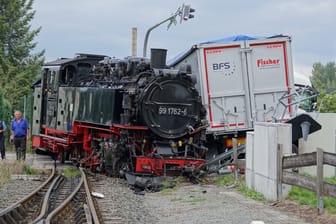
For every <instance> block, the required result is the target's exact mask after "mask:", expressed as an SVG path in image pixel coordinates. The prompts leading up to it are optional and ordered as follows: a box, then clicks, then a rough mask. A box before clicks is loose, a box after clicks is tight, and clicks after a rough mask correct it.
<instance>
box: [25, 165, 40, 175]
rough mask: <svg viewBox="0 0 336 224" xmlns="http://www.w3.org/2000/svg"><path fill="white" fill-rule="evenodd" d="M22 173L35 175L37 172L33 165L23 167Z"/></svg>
mask: <svg viewBox="0 0 336 224" xmlns="http://www.w3.org/2000/svg"><path fill="white" fill-rule="evenodd" d="M23 173H25V174H28V175H35V174H37V170H36V169H35V168H34V167H31V166H26V167H25V168H24V169H23Z"/></svg>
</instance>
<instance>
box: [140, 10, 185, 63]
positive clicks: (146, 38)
mask: <svg viewBox="0 0 336 224" xmlns="http://www.w3.org/2000/svg"><path fill="white" fill-rule="evenodd" d="M176 15H178V13H177V12H176V13H175V14H174V15H172V16H171V17H169V18H168V19H165V20H163V21H162V22H160V23H158V24H156V25H154V26H152V27H151V28H149V29H148V30H147V33H146V36H145V41H144V47H143V57H144V58H145V57H146V52H147V42H148V37H149V33H150V32H151V31H152V30H154V29H155V28H156V27H158V26H160V25H161V24H163V23H165V22H167V21H169V20H171V19H172V18H173V17H175V16H176Z"/></svg>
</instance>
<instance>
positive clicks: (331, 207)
mask: <svg viewBox="0 0 336 224" xmlns="http://www.w3.org/2000/svg"><path fill="white" fill-rule="evenodd" d="M324 181H325V182H328V183H331V184H336V179H335V178H327V179H325V180H324ZM288 198H289V199H291V200H295V201H297V202H299V203H300V204H301V205H309V206H311V207H313V208H316V206H317V195H316V192H313V191H310V190H307V189H304V188H302V187H297V186H292V189H291V191H290V192H289V195H288ZM323 204H324V208H325V209H326V210H328V211H329V212H331V213H334V214H336V199H334V198H329V197H323Z"/></svg>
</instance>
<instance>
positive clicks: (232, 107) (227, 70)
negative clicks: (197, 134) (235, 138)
mask: <svg viewBox="0 0 336 224" xmlns="http://www.w3.org/2000/svg"><path fill="white" fill-rule="evenodd" d="M244 45H245V44H244V42H243V41H237V42H235V43H234V44H232V43H231V44H220V45H218V44H216V45H213V46H211V45H207V46H206V47H204V46H203V47H202V45H201V46H200V51H199V52H200V54H199V57H202V58H200V60H199V61H201V69H202V70H203V72H204V73H203V72H202V73H203V74H205V76H202V77H201V78H202V80H201V81H202V86H203V87H205V88H202V92H203V96H205V98H203V101H204V103H205V105H206V107H207V112H208V113H207V116H208V121H209V123H210V124H209V125H210V127H209V129H210V131H235V130H238V129H239V130H241V129H250V128H252V123H251V116H250V114H251V111H250V108H249V106H246V105H250V102H249V98H248V97H249V96H248V95H249V92H248V79H247V74H246V60H245V58H244V55H243V53H242V50H241V49H242V48H244V47H245V46H244Z"/></svg>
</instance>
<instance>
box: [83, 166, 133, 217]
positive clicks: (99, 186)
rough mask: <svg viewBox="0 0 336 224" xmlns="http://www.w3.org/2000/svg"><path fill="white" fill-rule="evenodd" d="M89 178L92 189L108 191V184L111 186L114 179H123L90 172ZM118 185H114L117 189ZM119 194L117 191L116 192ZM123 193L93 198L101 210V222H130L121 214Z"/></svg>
mask: <svg viewBox="0 0 336 224" xmlns="http://www.w3.org/2000/svg"><path fill="white" fill-rule="evenodd" d="M87 176H88V179H89V183H90V188H92V191H96V192H106V190H107V189H106V188H107V186H111V185H110V184H111V182H113V181H121V180H119V179H112V178H110V177H106V176H102V175H99V174H97V175H96V174H92V173H88V175H87ZM116 188H118V185H115V186H114V190H115V191H116V190H117V189H116ZM116 194H117V193H116ZM120 196H121V195H115V196H114V197H113V198H110V197H100V198H99V199H98V200H93V201H94V204H95V207H96V208H98V210H99V216H98V218H99V221H100V222H101V223H110V224H123V223H130V222H129V220H125V218H124V217H122V216H121V211H120V208H119V203H118V200H120V199H119V198H120Z"/></svg>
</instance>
